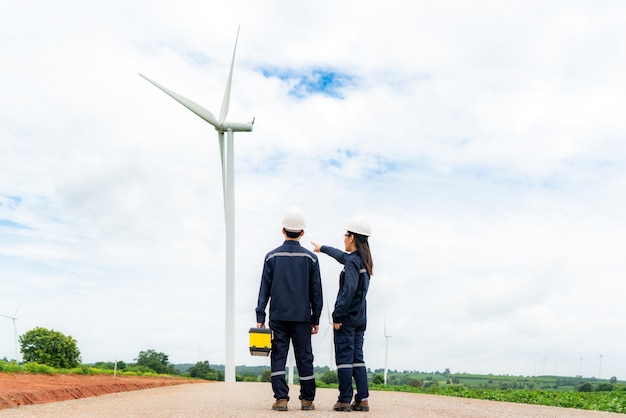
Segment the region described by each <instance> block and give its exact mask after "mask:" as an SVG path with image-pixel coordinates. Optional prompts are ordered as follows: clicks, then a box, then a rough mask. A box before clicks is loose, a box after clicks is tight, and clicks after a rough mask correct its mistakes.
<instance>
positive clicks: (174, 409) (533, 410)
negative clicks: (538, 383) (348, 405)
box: [0, 382, 624, 418]
mask: <svg viewBox="0 0 626 418" xmlns="http://www.w3.org/2000/svg"><path fill="white" fill-rule="evenodd" d="M290 394H291V396H292V400H291V401H290V403H289V411H287V412H278V411H271V410H270V408H271V405H272V402H273V398H272V389H271V386H270V384H269V383H245V382H237V383H223V382H219V383H217V382H207V383H206V384H192V385H179V386H168V387H161V388H155V389H145V390H138V391H133V392H123V393H115V394H111V395H103V396H96V397H91V398H84V399H76V400H72V401H63V402H56V403H50V404H44V405H27V406H21V407H18V408H12V409H3V410H0V417H63V418H74V417H81V418H85V417H107V418H108V417H124V418H139V417H141V418H144V417H145V418H158V417H164V418H165V417H167V418H174V417H185V418H189V417H246V418H254V417H273V418H277V417H279V418H283V417H289V416H299V417H309V416H310V417H331V416H332V417H336V416H337V415H341V414H343V413H342V412H334V411H332V406H333V404H334V403H335V401H336V399H337V391H336V390H335V389H318V390H317V398H316V400H315V405H316V408H317V409H316V410H315V411H301V410H300V401H299V400H298V386H291V390H290ZM370 408H371V411H370V412H349V414H350V415H349V416H355V415H356V416H357V417H358V416H364V417H386V418H390V417H417V418H422V417H424V418H426V417H427V418H435V417H453V418H487V417H489V418H579V417H590V418H600V417H607V418H609V417H611V418H616V417H624V415H623V414H614V413H609V412H597V411H583V410H577V409H566V408H555V407H546V406H537V405H523V404H514V403H505V402H490V401H481V400H475V399H463V398H453V397H449V396H433V395H421V394H411V393H399V392H379V391H372V392H371V393H370Z"/></svg>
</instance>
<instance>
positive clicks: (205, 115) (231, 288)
mask: <svg viewBox="0 0 626 418" xmlns="http://www.w3.org/2000/svg"><path fill="white" fill-rule="evenodd" d="M238 40H239V29H237V37H236V38H235V48H234V49H233V58H232V60H231V62H230V71H229V73H228V81H227V82H226V91H225V92H224V99H223V100H222V108H221V111H220V117H219V119H218V118H216V117H215V116H213V114H212V113H211V112H209V111H208V110H207V109H205V108H203V107H202V106H200V105H199V104H197V103H194V102H192V101H191V100H189V99H186V98H185V97H183V96H181V95H179V94H177V93H175V92H173V91H171V90H169V89H167V88H165V87H163V86H161V85H160V84H158V83H156V82H155V81H152V80H150V79H149V78H148V77H146V76H144V75H143V74H139V75H140V76H141V77H143V78H145V79H146V80H147V81H149V82H150V83H152V84H153V85H155V86H156V87H157V88H159V89H160V90H162V91H163V92H164V93H166V94H167V95H168V96H170V97H172V98H173V99H174V100H176V101H177V102H179V103H180V104H182V105H183V106H185V107H186V108H187V109H189V110H191V111H192V112H193V113H195V114H196V115H198V116H199V117H200V118H202V119H203V120H205V121H206V122H208V123H210V124H211V125H213V127H214V128H215V130H216V131H217V137H218V139H219V144H220V158H221V162H222V190H223V193H224V218H225V219H224V221H225V224H226V327H225V328H226V344H225V346H226V350H225V361H224V363H225V364H224V378H225V381H226V382H234V381H235V168H234V141H233V137H234V132H251V131H252V127H253V125H254V119H252V121H251V122H248V123H241V122H230V121H227V120H226V115H227V114H228V106H229V104H230V88H231V84H232V80H233V66H234V64H235V52H236V51H237V41H238ZM224 133H226V142H224Z"/></svg>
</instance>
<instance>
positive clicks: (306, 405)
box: [300, 399, 315, 411]
mask: <svg viewBox="0 0 626 418" xmlns="http://www.w3.org/2000/svg"><path fill="white" fill-rule="evenodd" d="M300 402H301V403H302V410H303V411H313V410H314V409H315V405H313V401H309V400H306V399H301V400H300Z"/></svg>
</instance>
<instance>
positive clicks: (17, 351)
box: [0, 303, 21, 363]
mask: <svg viewBox="0 0 626 418" xmlns="http://www.w3.org/2000/svg"><path fill="white" fill-rule="evenodd" d="M20 306H21V303H20V304H19V305H17V309H16V310H15V313H14V314H13V316H10V315H2V314H0V316H3V317H5V318H9V319H10V320H12V321H13V338H14V340H15V361H17V362H18V363H19V362H20V359H19V357H18V354H19V350H18V349H17V324H16V323H15V321H17V318H18V316H17V312H18V311H19V310H20Z"/></svg>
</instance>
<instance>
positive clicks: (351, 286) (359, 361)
mask: <svg viewBox="0 0 626 418" xmlns="http://www.w3.org/2000/svg"><path fill="white" fill-rule="evenodd" d="M371 233H372V228H371V227H370V224H369V223H368V221H367V219H365V218H364V217H363V216H356V217H354V218H352V219H351V220H350V222H349V223H348V226H347V227H346V233H345V234H344V246H345V252H344V251H341V250H339V249H337V248H333V247H329V246H326V245H320V244H317V243H315V242H311V244H312V245H313V251H314V252H322V253H325V254H328V255H329V256H331V257H333V258H334V259H335V260H337V261H338V262H340V263H341V264H343V265H344V268H343V271H342V272H341V274H340V276H339V292H338V293H337V300H336V301H335V309H334V311H333V328H334V330H335V331H334V335H335V362H336V363H337V375H338V378H339V398H338V400H337V403H336V404H335V406H334V407H333V409H334V410H335V411H350V410H353V411H369V404H368V401H367V398H368V396H369V389H368V386H367V369H366V367H365V361H364V360H363V336H364V334H365V327H366V323H367V312H366V305H367V303H366V299H365V297H366V296H367V289H368V287H369V284H370V277H371V275H372V269H373V266H374V264H373V262H372V255H371V253H370V247H369V243H368V242H367V239H368V237H369V236H370V235H371ZM353 377H354V381H355V382H356V390H357V393H356V395H355V396H354V403H352V404H350V402H352V394H353V392H352V378H353Z"/></svg>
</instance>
